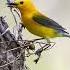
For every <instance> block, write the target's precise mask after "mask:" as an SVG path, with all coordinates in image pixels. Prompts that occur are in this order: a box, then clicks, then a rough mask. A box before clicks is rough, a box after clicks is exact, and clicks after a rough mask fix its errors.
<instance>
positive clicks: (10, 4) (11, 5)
mask: <svg viewBox="0 0 70 70" xmlns="http://www.w3.org/2000/svg"><path fill="white" fill-rule="evenodd" d="M7 4H8V7H14V6H17V5H18V4H17V3H7Z"/></svg>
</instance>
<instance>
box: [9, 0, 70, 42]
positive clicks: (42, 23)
mask: <svg viewBox="0 0 70 70" xmlns="http://www.w3.org/2000/svg"><path fill="white" fill-rule="evenodd" d="M9 5H10V6H13V7H16V8H18V9H19V10H20V13H21V20H22V22H23V23H22V25H23V26H25V27H26V28H27V30H28V31H29V32H31V33H32V34H34V35H37V36H40V37H42V38H44V39H47V42H48V43H50V40H49V38H55V37H70V35H69V33H68V32H66V31H65V28H63V27H62V26H61V25H59V24H58V23H57V22H55V21H54V20H52V19H50V18H49V17H47V16H45V15H43V14H42V13H40V12H39V11H38V10H37V9H36V7H35V6H34V4H33V3H32V1H31V0H15V1H14V3H9Z"/></svg>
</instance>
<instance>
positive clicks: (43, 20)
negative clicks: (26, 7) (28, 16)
mask: <svg viewBox="0 0 70 70" xmlns="http://www.w3.org/2000/svg"><path fill="white" fill-rule="evenodd" d="M32 18H33V20H34V21H35V22H37V23H38V24H41V25H43V26H46V27H50V28H53V29H56V30H65V28H63V27H62V26H61V25H59V24H58V23H57V22H55V21H54V20H52V19H50V18H48V17H45V16H44V15H42V14H39V15H34V16H33V17H32Z"/></svg>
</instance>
